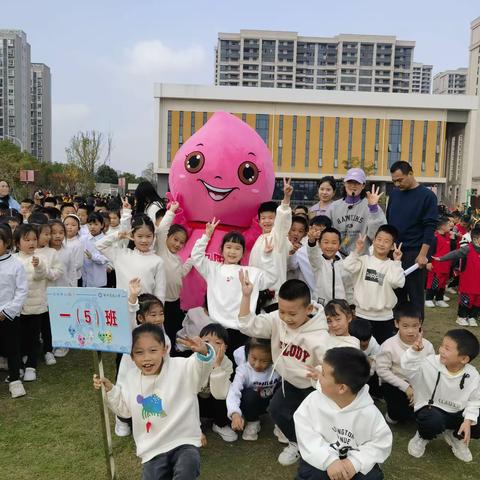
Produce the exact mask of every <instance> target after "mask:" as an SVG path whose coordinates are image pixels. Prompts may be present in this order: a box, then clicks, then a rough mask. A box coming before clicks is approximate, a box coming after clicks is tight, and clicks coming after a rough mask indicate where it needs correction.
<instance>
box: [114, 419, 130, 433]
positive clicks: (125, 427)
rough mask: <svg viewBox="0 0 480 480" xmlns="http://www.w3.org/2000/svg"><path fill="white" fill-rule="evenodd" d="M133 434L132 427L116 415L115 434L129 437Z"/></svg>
mask: <svg viewBox="0 0 480 480" xmlns="http://www.w3.org/2000/svg"><path fill="white" fill-rule="evenodd" d="M131 434H132V427H131V426H130V425H129V424H128V423H127V422H122V421H121V420H120V419H119V418H118V417H115V435H116V436H117V437H128V436H129V435H131Z"/></svg>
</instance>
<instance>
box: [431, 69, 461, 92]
mask: <svg viewBox="0 0 480 480" xmlns="http://www.w3.org/2000/svg"><path fill="white" fill-rule="evenodd" d="M467 75H468V68H457V69H456V70H445V71H444V72H439V73H437V74H436V75H435V76H434V77H433V93H435V94H437V95H465V94H466V93H467Z"/></svg>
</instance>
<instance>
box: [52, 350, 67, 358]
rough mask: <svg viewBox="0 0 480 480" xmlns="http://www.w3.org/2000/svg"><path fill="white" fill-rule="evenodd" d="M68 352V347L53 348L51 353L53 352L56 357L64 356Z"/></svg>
mask: <svg viewBox="0 0 480 480" xmlns="http://www.w3.org/2000/svg"><path fill="white" fill-rule="evenodd" d="M68 352H69V349H68V348H54V349H53V354H54V355H55V356H56V357H57V358H63V357H66V356H67V353H68Z"/></svg>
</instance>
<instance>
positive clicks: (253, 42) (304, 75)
mask: <svg viewBox="0 0 480 480" xmlns="http://www.w3.org/2000/svg"><path fill="white" fill-rule="evenodd" d="M414 48H415V42H412V41H403V40H397V38H396V37H394V36H378V35H346V34H342V35H336V36H335V37H305V36H299V35H298V33H297V32H280V31H268V30H240V33H219V34H218V45H217V48H216V62H215V84H216V85H220V86H243V87H275V88H298V89H317V90H342V91H363V92H401V93H409V92H410V91H411V88H412V62H413V52H414Z"/></svg>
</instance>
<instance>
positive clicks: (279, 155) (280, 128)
mask: <svg viewBox="0 0 480 480" xmlns="http://www.w3.org/2000/svg"><path fill="white" fill-rule="evenodd" d="M282 148H283V115H280V120H279V122H278V150H277V158H278V160H277V165H278V166H279V167H280V166H281V165H282V156H283V150H282Z"/></svg>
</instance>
